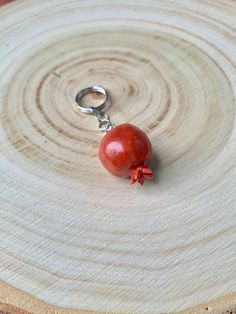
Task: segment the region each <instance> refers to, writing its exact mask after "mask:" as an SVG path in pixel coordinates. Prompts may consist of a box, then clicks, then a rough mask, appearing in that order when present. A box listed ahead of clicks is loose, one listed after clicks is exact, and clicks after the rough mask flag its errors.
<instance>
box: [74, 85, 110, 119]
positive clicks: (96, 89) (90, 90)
mask: <svg viewBox="0 0 236 314" xmlns="http://www.w3.org/2000/svg"><path fill="white" fill-rule="evenodd" d="M91 93H99V94H102V95H104V96H105V100H104V102H103V103H102V104H101V105H99V106H97V107H94V106H89V107H83V106H81V99H82V98H83V97H84V96H85V95H88V94H91ZM75 100H76V102H77V104H78V105H77V106H78V108H79V110H80V111H81V112H82V113H86V114H96V112H99V111H101V110H103V109H105V108H107V107H108V106H109V103H110V101H109V96H108V93H107V91H106V90H105V88H103V87H100V86H90V87H87V88H84V89H82V90H81V91H80V92H79V93H78V94H77V95H76V97H75Z"/></svg>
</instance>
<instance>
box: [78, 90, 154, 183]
mask: <svg viewBox="0 0 236 314" xmlns="http://www.w3.org/2000/svg"><path fill="white" fill-rule="evenodd" d="M90 93H99V94H102V95H104V97H105V100H104V102H103V103H102V104H101V105H99V106H97V107H92V106H90V107H83V106H81V99H82V97H83V96H85V95H87V94H90ZM76 102H77V104H78V108H79V110H80V111H81V112H82V113H87V114H93V115H95V118H96V119H97V121H98V123H99V129H100V131H102V132H107V133H106V135H105V136H104V137H103V139H102V141H101V143H100V146H99V158H100V161H101V163H102V164H103V166H104V167H105V168H106V169H107V170H108V171H109V172H110V173H111V174H113V175H115V176H118V177H124V178H125V177H130V178H131V184H133V183H135V182H139V183H140V184H141V185H143V183H144V181H145V179H151V178H152V177H153V172H152V170H151V169H150V168H149V167H148V164H149V162H150V161H151V157H152V145H151V142H150V140H149V138H148V137H147V135H146V134H145V133H144V132H143V131H142V130H140V129H139V128H137V127H136V126H134V125H132V124H128V123H124V124H120V125H118V126H115V125H114V124H113V123H112V122H111V121H110V118H109V116H108V115H107V114H106V113H104V112H103V110H104V109H105V108H107V107H108V106H109V97H108V93H107V91H106V90H105V89H104V88H102V87H100V86H92V87H88V88H85V89H83V90H81V91H80V92H79V93H78V94H77V96H76Z"/></svg>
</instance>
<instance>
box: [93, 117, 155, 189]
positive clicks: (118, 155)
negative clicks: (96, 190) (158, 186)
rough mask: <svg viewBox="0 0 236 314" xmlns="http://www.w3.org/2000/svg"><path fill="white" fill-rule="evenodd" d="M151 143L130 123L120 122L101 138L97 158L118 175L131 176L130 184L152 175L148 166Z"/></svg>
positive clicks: (140, 181) (141, 181)
mask: <svg viewBox="0 0 236 314" xmlns="http://www.w3.org/2000/svg"><path fill="white" fill-rule="evenodd" d="M151 157H152V145H151V142H150V140H149V138H148V137H147V135H146V134H145V133H144V132H143V131H142V130H140V129H139V128H137V127H136V126H134V125H132V124H128V123H125V124H120V125H118V126H117V127H115V128H113V129H111V130H110V131H109V132H108V133H107V134H106V135H105V136H104V137H103V139H102V141H101V143H100V147H99V158H100V160H101V162H102V164H103V166H104V167H105V168H106V169H107V170H108V171H109V172H110V173H111V174H113V175H115V176H118V177H131V184H133V183H135V182H136V181H138V182H139V183H140V184H141V185H143V183H144V181H145V179H151V178H152V177H153V172H152V170H151V169H150V168H149V167H148V163H149V162H150V160H151Z"/></svg>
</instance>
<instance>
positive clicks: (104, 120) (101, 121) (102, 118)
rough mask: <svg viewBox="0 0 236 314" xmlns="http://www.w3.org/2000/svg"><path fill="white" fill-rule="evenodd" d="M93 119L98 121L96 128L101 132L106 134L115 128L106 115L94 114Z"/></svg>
mask: <svg viewBox="0 0 236 314" xmlns="http://www.w3.org/2000/svg"><path fill="white" fill-rule="evenodd" d="M95 118H96V119H97V121H98V128H99V130H100V131H102V132H108V131H110V130H111V129H113V128H114V127H115V124H113V123H112V122H111V120H110V117H109V116H108V114H107V113H102V112H99V111H98V112H96V114H95Z"/></svg>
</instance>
